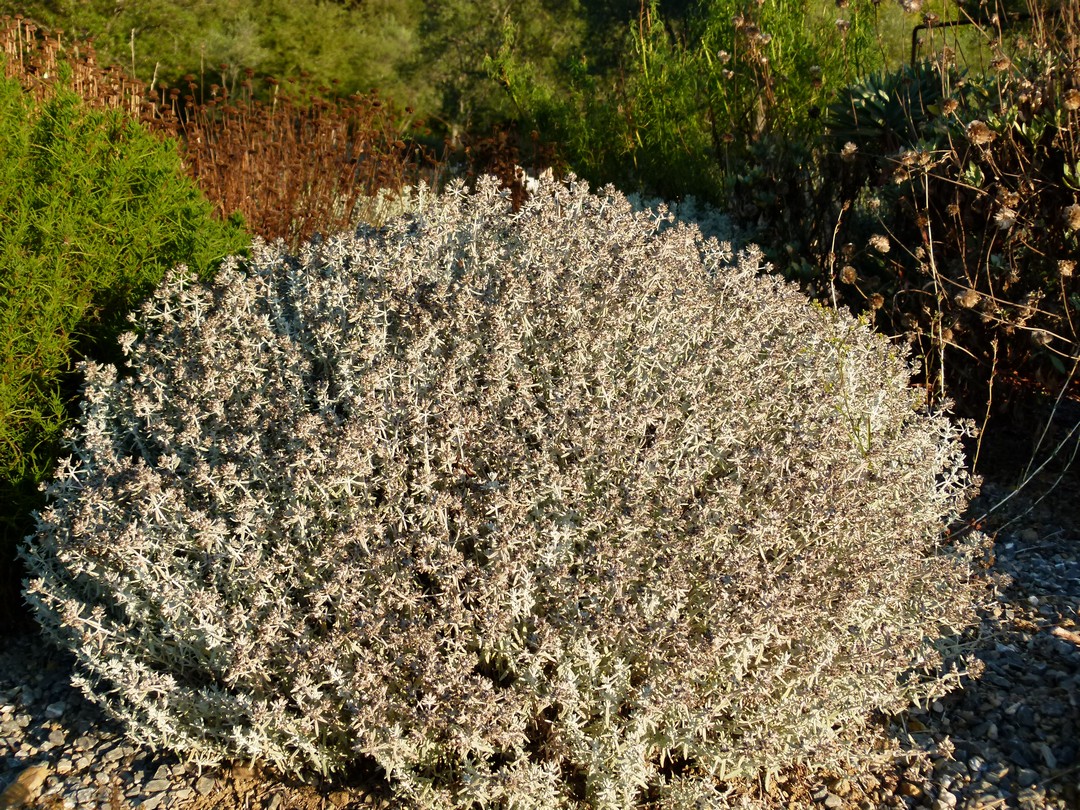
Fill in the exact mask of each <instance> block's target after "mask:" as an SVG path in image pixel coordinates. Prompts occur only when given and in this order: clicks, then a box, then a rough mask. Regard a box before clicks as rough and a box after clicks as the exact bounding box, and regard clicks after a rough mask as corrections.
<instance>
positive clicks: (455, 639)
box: [24, 175, 975, 810]
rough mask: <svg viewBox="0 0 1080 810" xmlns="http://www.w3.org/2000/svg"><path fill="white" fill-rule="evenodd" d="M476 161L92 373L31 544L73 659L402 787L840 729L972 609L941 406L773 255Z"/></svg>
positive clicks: (708, 757)
mask: <svg viewBox="0 0 1080 810" xmlns="http://www.w3.org/2000/svg"><path fill="white" fill-rule="evenodd" d="M530 191H531V193H530V195H529V198H528V199H527V200H526V201H525V202H524V204H523V205H522V207H521V208H520V210H519V211H517V212H515V211H514V210H513V208H512V206H511V201H510V199H509V194H508V192H504V191H500V190H499V189H498V185H497V182H496V181H494V180H493V179H491V178H486V179H484V180H482V181H481V182H480V183H479V185H478V188H477V190H476V191H475V192H472V193H470V192H467V191H465V190H464V188H463V187H462V186H460V185H457V186H451V187H450V189H449V190H448V191H447V192H445V193H444V194H443V195H441V196H437V197H433V196H431V195H428V194H426V193H425V192H424V191H423V190H422V189H421V190H420V192H418V194H417V196H416V198H415V209H414V211H413V213H411V214H409V215H406V216H404V217H402V218H399V219H397V220H394V221H392V222H391V223H390V224H388V225H386V226H384V227H383V228H380V229H366V230H365V229H362V230H361V231H360V232H359V233H357V234H356V235H341V236H337V237H334V238H331V239H328V240H326V241H324V242H319V243H312V244H309V245H308V246H306V247H305V249H304V250H303V251H302V253H301V255H300V256H299V258H295V257H292V256H289V255H287V254H286V253H285V251H284V249H283V248H282V247H281V246H280V245H279V246H277V247H275V246H273V245H267V244H265V243H258V244H256V246H255V247H254V249H253V255H252V257H251V259H250V260H248V261H246V262H245V261H243V260H240V259H237V260H232V261H231V262H230V263H227V265H226V266H225V267H223V269H222V271H221V272H220V273H219V275H218V276H217V277H216V278H215V280H214V281H213V283H212V285H211V286H210V287H208V288H207V287H203V286H200V285H198V284H196V283H194V282H193V281H191V280H189V278H188V277H187V276H186V275H185V274H184V273H183V272H182V271H177V272H175V273H173V274H172V275H171V276H170V277H169V278H168V279H167V280H166V282H165V283H164V284H163V285H162V287H161V288H160V290H159V292H158V293H157V295H156V297H155V298H154V299H153V300H152V301H151V302H150V303H149V304H148V305H147V306H145V307H144V308H143V310H142V312H141V315H140V316H139V318H138V329H139V336H138V337H137V336H136V335H135V334H130V335H128V336H127V337H126V338H125V339H124V341H123V344H124V346H125V351H126V353H127V362H128V365H129V366H130V369H131V374H130V375H129V376H119V375H118V374H117V372H116V371H115V370H114V369H113V368H110V367H105V366H101V365H95V364H87V365H86V366H85V373H86V385H85V406H84V411H83V414H82V417H81V423H80V428H79V430H78V433H77V435H75V436H74V437H73V440H72V443H71V448H72V456H71V457H70V459H69V460H67V461H66V462H65V463H64V464H63V466H62V468H61V469H60V471H59V473H58V475H57V477H56V480H55V481H54V483H52V484H51V486H50V489H49V494H50V497H51V503H50V505H49V506H48V508H47V509H45V510H44V511H43V512H42V513H41V515H40V519H39V525H38V532H37V534H36V535H35V536H33V537H31V538H29V539H28V542H27V544H26V545H25V547H24V554H25V558H26V562H27V565H28V566H29V567H30V569H31V570H32V572H33V579H32V580H30V581H29V582H28V587H27V591H26V596H27V599H28V600H29V601H30V602H31V604H32V605H33V607H34V608H35V611H36V614H37V616H38V618H39V620H40V622H41V624H42V626H43V627H44V628H45V630H46V632H47V634H48V635H49V636H50V637H52V638H53V639H55V640H56V641H57V642H58V643H59V644H61V645H62V646H64V647H66V648H68V649H70V650H71V651H72V652H73V653H74V654H75V656H77V659H78V665H77V676H76V682H77V684H78V685H79V686H81V687H82V688H83V689H84V690H85V691H86V693H87V694H88V695H89V696H90V697H91V698H92V699H94V700H96V701H97V702H99V703H100V704H102V705H103V706H104V708H105V709H106V710H107V711H109V712H110V713H111V714H112V715H113V716H115V717H118V718H120V719H122V720H124V721H126V722H127V723H128V724H129V728H130V729H131V733H132V734H133V735H136V736H137V737H138V738H139V739H141V740H144V741H149V742H152V743H155V744H158V745H160V746H164V747H168V748H172V749H175V750H177V751H180V752H182V753H184V754H186V755H187V756H188V757H190V758H192V759H195V760H199V761H204V762H208V763H212V762H217V761H219V760H222V759H223V758H233V757H255V758H258V759H261V760H263V761H266V762H269V763H270V764H272V765H273V766H275V767H276V768H278V769H280V770H282V771H289V772H300V773H310V772H312V771H318V772H330V773H340V772H344V771H346V770H347V769H348V768H349V767H350V766H352V765H355V764H356V763H358V762H362V761H365V760H367V759H371V760H374V762H375V763H377V764H378V766H380V767H381V768H382V769H383V770H384V771H385V773H386V775H387V777H388V779H389V780H390V781H391V783H392V784H393V786H394V787H395V789H396V790H397V791H398V793H399V796H400V797H401V799H402V800H403V801H408V802H412V803H415V805H417V806H420V807H447V808H450V807H472V806H474V803H479V805H480V806H490V807H510V806H513V807H535V808H545V810H549V809H550V808H554V807H571V806H577V805H578V804H580V803H584V804H586V805H588V806H594V807H605V808H608V807H610V808H629V807H632V806H634V805H635V804H636V803H639V802H641V801H651V802H655V803H656V805H657V806H669V807H682V806H686V804H685V803H686V802H687V801H691V800H693V799H694V798H695V797H696V798H701V799H703V800H705V801H706V803H709V802H713V801H716V802H719V801H720V799H719V798H718V797H719V794H718V793H716V785H717V780H718V779H719V780H724V779H727V780H732V779H736V778H737V777H741V776H754V775H756V774H757V773H759V769H762V768H778V767H782V766H785V765H790V764H794V763H798V762H804V763H807V764H811V765H815V766H823V767H824V766H829V765H830V764H839V763H842V762H846V761H851V760H852V759H853V758H857V757H859V756H860V749H859V747H858V746H859V743H857V740H858V739H859V738H860V735H862V734H864V733H865V732H866V729H867V719H868V716H869V715H870V714H871V712H872V711H874V710H883V711H892V710H899V709H901V708H903V707H905V706H907V705H908V704H909V702H910V701H913V700H924V699H928V698H930V697H931V696H934V695H937V694H940V693H942V692H944V691H945V690H946V689H947V688H948V686H947V684H948V683H949V682H950V681H949V679H948V677H946V675H945V673H944V670H943V668H942V666H941V664H942V656H943V654H951V653H952V652H954V651H955V650H954V649H953V647H952V645H951V643H950V642H949V639H950V638H955V631H956V630H957V629H959V628H961V627H962V626H964V625H965V624H966V623H967V622H968V621H969V619H970V618H971V614H972V607H971V606H972V604H973V596H974V588H975V586H974V585H973V584H972V582H971V578H970V571H969V565H970V553H969V551H970V549H968V548H967V547H965V548H960V547H959V546H949V545H947V544H944V543H942V541H941V537H942V527H943V521H945V520H948V519H951V518H953V517H955V516H956V514H957V511H958V510H959V509H960V508H961V507H962V506H963V504H964V502H965V500H966V499H967V497H968V496H969V495H970V490H971V486H972V481H971V479H970V478H969V477H968V475H967V474H966V473H965V471H964V468H963V458H962V452H961V447H960V441H959V440H960V436H961V433H962V428H961V427H959V426H957V425H956V424H954V423H952V422H951V421H950V420H948V419H947V418H946V417H944V416H942V415H933V414H921V413H920V412H918V410H917V409H916V402H917V401H918V399H919V396H918V394H916V393H914V392H913V391H912V390H911V389H909V387H908V381H909V378H910V374H911V367H910V365H909V363H908V362H907V361H906V360H905V359H903V358H902V357H900V356H898V354H897V353H896V352H895V351H893V350H892V349H891V348H890V346H889V345H888V343H887V342H886V341H885V340H884V339H883V338H881V337H880V336H876V335H875V334H873V333H872V332H871V331H870V329H869V328H868V327H867V326H866V325H865V324H864V323H860V322H858V321H856V320H854V319H853V318H851V317H850V316H849V315H847V314H846V313H837V312H834V311H829V310H825V309H823V308H820V307H817V306H814V305H811V304H810V303H808V302H807V301H806V299H805V298H804V297H803V296H802V295H801V294H800V293H799V292H798V291H797V290H796V289H795V288H794V287H793V286H790V285H787V284H785V283H784V282H782V281H780V280H778V279H776V278H775V277H769V276H764V277H759V276H758V275H757V271H758V270H759V269H760V268H759V263H760V254H758V253H757V252H755V251H753V250H749V251H746V252H743V253H740V254H738V255H737V256H736V255H733V253H732V251H731V250H730V248H729V247H728V246H726V245H722V244H720V243H718V242H715V241H712V240H704V239H702V237H701V236H700V234H699V233H698V232H697V230H696V229H691V228H687V227H683V226H679V225H675V226H666V227H663V228H661V227H660V225H661V224H665V225H666V223H662V222H661V221H662V220H663V214H662V213H661V214H657V213H656V212H651V211H647V212H635V211H634V210H633V209H632V208H631V206H630V204H629V203H628V202H627V201H626V199H625V198H624V197H622V196H621V195H620V194H619V193H617V192H616V191H615V190H614V189H612V188H610V187H608V188H607V189H604V190H603V191H602V192H600V193H599V194H598V195H593V194H590V193H589V192H588V190H587V189H586V188H585V187H584V184H582V183H580V182H577V181H575V180H573V179H570V180H569V181H567V182H565V183H561V182H557V181H555V180H553V179H552V178H551V176H550V175H545V176H543V177H541V178H540V179H538V180H536V181H532V182H531V183H530Z"/></svg>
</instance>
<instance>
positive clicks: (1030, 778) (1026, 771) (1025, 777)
mask: <svg viewBox="0 0 1080 810" xmlns="http://www.w3.org/2000/svg"><path fill="white" fill-rule="evenodd" d="M1016 781H1017V782H1019V783H1020V787H1031V786H1032V785H1034V784H1035V783H1036V782H1037V781H1039V774H1038V772H1037V771H1033V770H1032V769H1031V768H1021V769H1020V771H1019V772H1018V773H1017V774H1016Z"/></svg>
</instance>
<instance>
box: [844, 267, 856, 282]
mask: <svg viewBox="0 0 1080 810" xmlns="http://www.w3.org/2000/svg"><path fill="white" fill-rule="evenodd" d="M857 279H858V275H857V274H856V273H855V268H854V267H852V266H851V265H850V264H845V265H844V266H843V267H842V268H840V280H841V281H842V282H843V283H844V284H854V283H855V281H856V280H857Z"/></svg>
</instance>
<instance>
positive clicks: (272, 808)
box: [266, 793, 281, 810]
mask: <svg viewBox="0 0 1080 810" xmlns="http://www.w3.org/2000/svg"><path fill="white" fill-rule="evenodd" d="M280 807H281V794H280V793H275V794H274V795H273V796H272V797H271V798H270V801H269V802H267V804H266V810H279V808H280Z"/></svg>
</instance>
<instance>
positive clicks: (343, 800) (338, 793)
mask: <svg viewBox="0 0 1080 810" xmlns="http://www.w3.org/2000/svg"><path fill="white" fill-rule="evenodd" d="M328 798H329V799H330V804H332V805H334V807H344V806H345V805H347V804H348V803H349V794H348V793H346V792H345V791H344V790H335V791H334V792H333V793H331V794H330V796H329V797H328ZM826 801H828V800H827V799H826Z"/></svg>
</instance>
